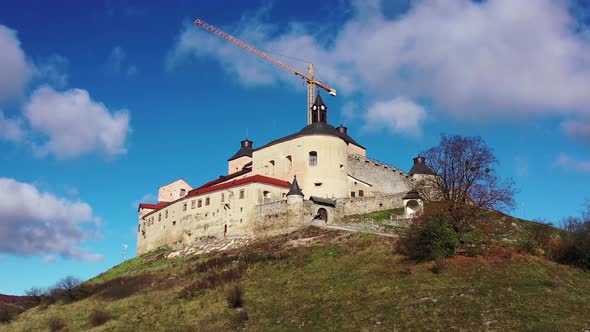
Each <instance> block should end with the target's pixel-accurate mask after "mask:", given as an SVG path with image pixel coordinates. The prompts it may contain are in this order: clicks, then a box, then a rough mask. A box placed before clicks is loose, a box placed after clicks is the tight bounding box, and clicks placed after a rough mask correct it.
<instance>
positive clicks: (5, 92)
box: [0, 25, 34, 101]
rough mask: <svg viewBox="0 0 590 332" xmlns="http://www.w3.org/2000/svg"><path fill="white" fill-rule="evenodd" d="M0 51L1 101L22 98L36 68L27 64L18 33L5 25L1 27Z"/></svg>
mask: <svg viewBox="0 0 590 332" xmlns="http://www.w3.org/2000/svg"><path fill="white" fill-rule="evenodd" d="M0 50H2V51H0V73H1V74H0V101H2V100H3V99H9V98H15V97H16V98H19V97H22V96H23V95H24V89H25V87H26V85H27V83H28V82H29V80H30V79H31V77H32V76H33V72H34V67H33V66H31V65H30V64H29V63H28V62H27V60H26V57H25V52H24V51H23V50H22V48H21V46H20V41H19V40H18V38H17V36H16V31H14V30H11V29H9V28H8V27H6V26H4V25H0Z"/></svg>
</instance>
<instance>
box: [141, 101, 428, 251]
mask: <svg viewBox="0 0 590 332" xmlns="http://www.w3.org/2000/svg"><path fill="white" fill-rule="evenodd" d="M310 113H311V116H310V120H311V124H309V125H307V126H305V127H304V128H302V129H301V130H299V131H298V132H296V133H294V134H291V135H287V136H285V137H282V138H279V139H277V140H274V141H272V142H269V143H267V144H265V145H262V146H260V147H254V144H253V142H252V141H250V140H248V139H246V140H244V141H242V142H241V146H240V148H239V150H238V151H237V152H236V153H235V154H234V155H232V156H231V157H230V158H229V159H228V171H227V175H225V176H222V177H219V178H218V179H215V180H212V181H210V182H207V183H205V184H203V185H201V186H199V187H196V188H193V187H192V186H191V185H190V184H188V183H187V182H186V181H184V180H183V179H179V180H176V181H174V182H172V183H170V184H167V185H165V186H162V187H160V188H159V190H158V203H157V204H146V203H141V204H139V211H138V212H139V224H138V236H137V253H138V254H142V253H145V252H148V251H150V250H153V249H155V248H158V247H161V246H170V247H173V248H182V247H185V246H189V245H191V244H193V243H194V242H195V241H198V240H202V239H207V238H212V237H214V238H224V237H226V238H227V237H256V236H259V235H262V234H263V233H272V232H280V231H281V230H288V229H292V228H295V227H301V226H303V225H306V224H309V223H311V222H322V223H330V222H331V221H333V220H335V218H339V217H343V216H346V215H351V214H358V213H366V212H371V211H376V210H383V209H390V208H395V207H402V206H403V207H405V208H406V210H405V211H406V214H414V213H416V212H418V211H419V210H420V208H421V204H422V203H421V199H420V197H419V195H418V194H417V192H416V191H415V190H414V185H415V183H416V181H417V179H419V178H420V177H423V176H429V175H431V174H432V171H431V170H430V169H429V168H428V167H427V166H426V165H425V164H424V159H423V158H421V157H417V158H414V166H413V167H412V169H411V170H410V172H409V173H404V172H403V171H401V170H400V169H398V168H395V167H393V166H389V165H386V164H384V163H381V162H378V161H375V160H371V159H368V158H367V157H366V156H367V151H366V148H365V147H364V146H362V145H361V144H360V143H358V142H357V141H355V140H354V139H353V138H352V137H350V136H349V135H348V132H347V128H346V127H344V126H342V125H341V126H339V127H336V128H335V127H333V126H332V125H330V124H329V123H328V108H327V106H326V104H325V103H324V102H323V100H322V98H321V96H320V95H319V94H318V95H317V97H316V99H315V102H314V104H313V106H312V107H311V110H310Z"/></svg>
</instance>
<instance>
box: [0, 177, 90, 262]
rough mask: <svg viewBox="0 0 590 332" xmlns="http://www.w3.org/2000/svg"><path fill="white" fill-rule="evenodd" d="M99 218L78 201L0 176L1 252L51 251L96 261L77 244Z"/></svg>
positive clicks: (34, 252) (51, 252) (41, 252)
mask: <svg viewBox="0 0 590 332" xmlns="http://www.w3.org/2000/svg"><path fill="white" fill-rule="evenodd" d="M97 222H98V218H97V217H95V216H94V215H93V213H92V208H91V207H90V205H88V204H87V203H84V202H81V201H70V200H67V199H64V198H60V197H56V196H54V195H53V194H51V193H47V192H40V191H39V190H38V189H37V188H36V187H35V186H33V185H31V184H28V183H22V182H18V181H16V180H14V179H9V178H0V252H3V253H8V254H16V255H36V254H44V255H53V254H58V255H61V256H63V257H66V258H69V259H76V260H90V261H95V260H97V259H99V258H100V257H101V256H100V255H97V254H92V253H89V252H87V251H85V250H83V249H80V248H79V245H80V243H81V242H83V241H84V240H86V239H88V238H89V237H90V236H91V235H92V234H93V231H92V228H93V227H96V225H97Z"/></svg>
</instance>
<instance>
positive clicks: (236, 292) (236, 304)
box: [225, 284, 244, 309]
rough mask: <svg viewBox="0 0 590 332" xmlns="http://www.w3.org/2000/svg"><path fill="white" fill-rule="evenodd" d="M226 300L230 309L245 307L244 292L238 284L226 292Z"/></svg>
mask: <svg viewBox="0 0 590 332" xmlns="http://www.w3.org/2000/svg"><path fill="white" fill-rule="evenodd" d="M225 299H226V300H227V303H228V304H229V307H230V308H234V309H235V308H241V307H243V306H244V290H243V289H242V286H240V285H238V284H236V285H233V286H231V287H228V288H227V289H226V290H225Z"/></svg>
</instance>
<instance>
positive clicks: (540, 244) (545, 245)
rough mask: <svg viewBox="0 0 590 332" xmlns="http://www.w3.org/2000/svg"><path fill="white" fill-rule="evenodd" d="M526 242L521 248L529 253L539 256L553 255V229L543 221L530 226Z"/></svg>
mask: <svg viewBox="0 0 590 332" xmlns="http://www.w3.org/2000/svg"><path fill="white" fill-rule="evenodd" d="M526 231H527V232H526V235H525V238H524V241H522V243H520V248H521V249H522V250H524V251H526V252H528V253H531V254H533V255H539V256H547V255H550V254H551V250H550V249H551V242H552V239H553V233H554V231H553V228H552V227H551V226H550V225H548V224H546V223H543V222H541V221H537V222H534V223H532V224H531V225H529V226H528V229H527V230H526Z"/></svg>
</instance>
